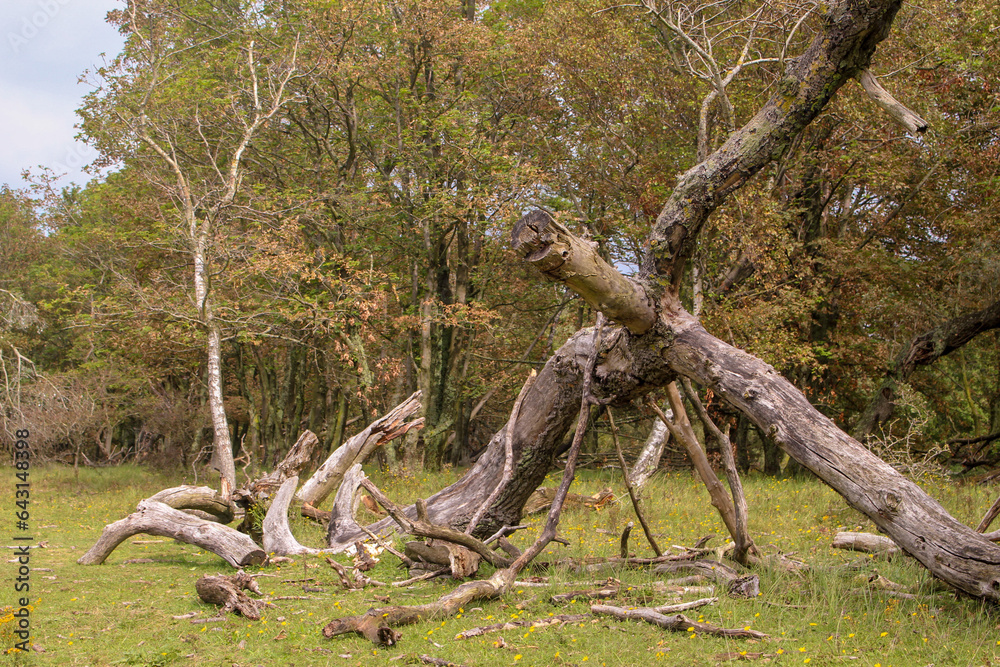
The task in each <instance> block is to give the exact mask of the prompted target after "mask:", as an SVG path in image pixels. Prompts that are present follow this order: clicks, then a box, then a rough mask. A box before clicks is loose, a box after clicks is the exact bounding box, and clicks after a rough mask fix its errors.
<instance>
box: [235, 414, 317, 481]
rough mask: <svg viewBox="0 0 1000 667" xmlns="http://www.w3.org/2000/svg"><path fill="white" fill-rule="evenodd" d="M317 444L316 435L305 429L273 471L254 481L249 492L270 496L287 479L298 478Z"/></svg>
mask: <svg viewBox="0 0 1000 667" xmlns="http://www.w3.org/2000/svg"><path fill="white" fill-rule="evenodd" d="M318 444H319V438H317V437H316V434H315V433H313V432H312V431H310V430H309V429H306V430H305V431H303V432H302V435H300V436H299V439H298V440H296V441H295V444H294V445H292V448H291V449H289V450H288V453H287V454H285V458H283V459H282V460H281V463H279V464H278V465H277V466H275V468H274V470H272V471H271V472H270V473H268V474H267V475H264V476H263V477H261V478H260V479H258V480H256V481H254V482H253V483H252V484H251V485H250V486H249V490H250V491H251V492H253V493H255V494H260V493H267V494H270V493H273V492H274V490H275V489H277V488H278V487H280V486H281V485H282V484H284V483H285V480H287V479H288V478H290V477H298V475H299V473H301V472H302V469H303V468H305V467H306V464H308V463H309V460H310V459H312V455H313V451H315V449H316V445H318Z"/></svg>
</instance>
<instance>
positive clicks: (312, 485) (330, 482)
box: [295, 391, 423, 507]
mask: <svg viewBox="0 0 1000 667" xmlns="http://www.w3.org/2000/svg"><path fill="white" fill-rule="evenodd" d="M419 409H420V392H419V391H418V392H416V393H414V394H413V395H411V396H410V397H409V398H407V399H406V400H405V401H403V402H402V403H400V404H399V405H397V406H396V407H395V408H393V409H392V410H390V411H389V412H388V413H386V415H385V416H384V417H382V418H380V419H377V420H375V421H374V422H372V423H371V424H369V425H368V427H367V428H366V429H365V430H363V431H362V432H361V433H358V434H357V435H356V436H354V437H353V438H351V439H350V440H348V441H347V442H345V443H344V444H343V446H341V447H340V448H339V449H337V450H336V451H335V452H334V453H333V454H331V455H330V457H329V458H328V459H327V460H326V461H325V462H324V463H323V465H321V466H320V467H319V469H317V470H316V472H315V473H313V476H312V477H310V478H309V480H308V481H307V482H306V483H305V484H303V485H302V488H301V489H299V492H298V493H297V494H296V495H295V497H296V498H297V499H298V500H300V501H301V502H303V503H308V504H310V505H312V506H313V507H318V506H319V504H320V503H322V502H323V501H324V500H326V498H327V496H329V495H330V493H332V492H333V491H334V490H335V489H336V488H337V487H338V486H339V485H340V482H341V481H342V480H343V478H344V474H345V473H346V472H347V471H348V470H349V469H350V468H351V466H353V465H354V463H355V462H356V461H357V462H363V461H364V460H365V459H366V458H368V456H369V455H370V454H371V453H372V452H373V451H375V448H376V447H378V446H379V445H381V444H383V443H385V442H388V441H389V440H392V439H393V438H396V437H398V436H400V435H403V434H404V433H406V432H407V431H408V430H409V429H411V428H414V427H420V426H421V425H422V424H423V422H422V421H421V420H416V421H413V422H405V420H406V418H407V417H409V416H410V415H412V414H413V413H414V412H416V411H417V410H419Z"/></svg>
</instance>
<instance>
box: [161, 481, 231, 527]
mask: <svg viewBox="0 0 1000 667" xmlns="http://www.w3.org/2000/svg"><path fill="white" fill-rule="evenodd" d="M147 500H150V501H152V502H157V503H163V504H164V505H167V506H168V507H172V508H174V509H175V510H197V511H199V512H204V513H205V514H208V515H210V516H212V517H215V518H214V519H213V520H215V521H218V522H220V523H230V522H232V520H233V510H234V508H233V505H232V504H231V503H230V502H228V501H227V500H226V499H225V498H223V497H222V494H221V493H219V492H218V491H216V490H215V489H213V488H210V487H207V486H190V485H183V486H175V487H172V488H169V489H163V490H162V491H160V492H159V493H157V494H155V495H152V496H150V497H149V498H148V499H147ZM201 518H205V517H201Z"/></svg>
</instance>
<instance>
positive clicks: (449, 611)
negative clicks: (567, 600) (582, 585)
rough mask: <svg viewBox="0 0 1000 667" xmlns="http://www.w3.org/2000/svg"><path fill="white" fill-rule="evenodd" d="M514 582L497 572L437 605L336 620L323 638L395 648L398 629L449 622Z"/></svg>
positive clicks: (382, 609) (383, 610)
mask: <svg viewBox="0 0 1000 667" xmlns="http://www.w3.org/2000/svg"><path fill="white" fill-rule="evenodd" d="M513 581H514V577H513V576H511V572H510V570H506V569H505V570H497V571H496V572H495V573H494V574H493V576H492V577H490V578H489V579H485V580H481V581H467V582H465V583H464V584H461V585H460V586H458V587H457V588H456V589H455V590H453V591H451V592H450V593H448V594H446V595H443V596H441V597H440V598H439V599H437V600H435V601H434V602H428V603H427V604H421V605H414V606H410V607H402V606H390V607H379V608H377V609H369V610H368V611H367V612H365V613H364V614H361V615H360V616H349V617H345V618H338V619H335V620H333V621H330V622H329V623H328V624H327V625H326V627H324V628H323V636H324V637H326V638H327V639H329V638H331V637H335V636H337V635H342V634H348V633H355V634H358V635H361V636H362V637H365V638H366V639H368V640H369V641H370V642H372V643H374V644H377V645H379V646H393V645H394V644H396V643H397V642H398V641H399V640H400V638H401V637H402V636H403V634H402V633H401V632H399V631H398V630H395V629H394V628H395V627H396V626H400V625H411V624H413V623H419V622H421V621H432V620H436V619H439V618H448V617H450V616H453V615H455V614H456V613H458V610H459V609H460V608H463V607H466V606H468V605H469V603H471V602H474V601H476V600H492V599H494V598H498V597H500V596H501V595H502V594H503V593H504V592H505V591H506V590H507V589H508V588H509V586H510V584H511V583H512V582H513Z"/></svg>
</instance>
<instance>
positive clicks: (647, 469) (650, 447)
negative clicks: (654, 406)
mask: <svg viewBox="0 0 1000 667" xmlns="http://www.w3.org/2000/svg"><path fill="white" fill-rule="evenodd" d="M666 417H667V419H673V418H674V413H673V412H672V411H671V410H669V409H668V410H666ZM669 440H670V431H668V430H667V425H666V424H664V423H663V422H662V421H661V420H659V419H654V420H653V428H652V429H651V430H650V432H649V436H648V437H647V438H646V442H645V443H644V444H643V445H642V450H641V451H640V452H639V456H638V457H637V458H636V460H635V465H633V466H632V470H631V472H629V482H631V483H632V487H633V488H635V489H637V490H638V489H641V488H642V487H643V486H645V485H646V482H648V481H649V478H650V477H652V476H653V473H655V472H656V471H657V469H658V468H659V467H660V459H661V458H663V450H664V448H665V447H666V445H667V442H668V441H669Z"/></svg>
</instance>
